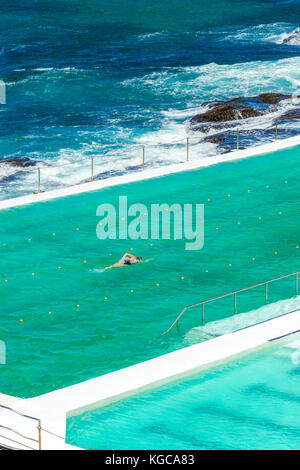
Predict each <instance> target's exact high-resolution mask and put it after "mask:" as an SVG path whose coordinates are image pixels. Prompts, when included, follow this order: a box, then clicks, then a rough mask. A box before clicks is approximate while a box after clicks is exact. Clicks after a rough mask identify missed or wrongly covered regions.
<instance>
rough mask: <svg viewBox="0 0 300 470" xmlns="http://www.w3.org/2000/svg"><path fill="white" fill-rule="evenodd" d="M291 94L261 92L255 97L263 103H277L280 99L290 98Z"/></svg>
mask: <svg viewBox="0 0 300 470" xmlns="http://www.w3.org/2000/svg"><path fill="white" fill-rule="evenodd" d="M291 97H292V96H291V95H283V94H282V93H262V94H261V95H258V97H257V99H258V101H259V102H260V103H264V104H279V103H280V102H281V101H282V100H287V99H291Z"/></svg>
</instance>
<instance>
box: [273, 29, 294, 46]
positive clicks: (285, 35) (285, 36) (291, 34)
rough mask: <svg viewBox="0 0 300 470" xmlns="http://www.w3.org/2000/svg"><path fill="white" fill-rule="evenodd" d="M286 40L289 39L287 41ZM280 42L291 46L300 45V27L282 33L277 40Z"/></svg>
mask: <svg viewBox="0 0 300 470" xmlns="http://www.w3.org/2000/svg"><path fill="white" fill-rule="evenodd" d="M286 40H288V41H287V42H286ZM276 42H277V43H278V44H288V45H290V46H300V28H297V29H296V30H295V31H292V32H291V31H290V32H289V33H286V32H285V33H282V34H281V35H280V36H279V37H278V39H277V41H276Z"/></svg>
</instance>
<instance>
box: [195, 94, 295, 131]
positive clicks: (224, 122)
mask: <svg viewBox="0 0 300 470" xmlns="http://www.w3.org/2000/svg"><path fill="white" fill-rule="evenodd" d="M287 99H291V95H286V94H283V93H262V94H260V95H258V96H252V97H238V98H233V99H231V100H227V101H207V102H205V103H203V104H202V106H205V108H206V110H205V111H203V113H199V114H197V115H196V116H194V117H192V119H191V120H190V124H191V127H192V129H193V130H199V131H201V132H205V133H207V132H209V131H211V130H215V131H217V132H220V130H222V129H223V128H228V129H230V128H233V127H236V126H237V122H238V121H241V120H243V119H251V118H256V117H258V116H262V115H265V114H267V113H271V112H274V111H276V110H277V109H279V105H280V103H281V102H282V101H283V100H287Z"/></svg>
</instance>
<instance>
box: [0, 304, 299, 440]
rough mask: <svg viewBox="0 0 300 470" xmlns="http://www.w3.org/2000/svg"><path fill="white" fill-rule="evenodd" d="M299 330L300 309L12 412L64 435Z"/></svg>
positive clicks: (22, 404)
mask: <svg viewBox="0 0 300 470" xmlns="http://www.w3.org/2000/svg"><path fill="white" fill-rule="evenodd" d="M299 330H300V310H297V311H295V312H292V313H288V314H286V315H283V316H281V317H277V318H274V319H272V320H268V321H265V322H263V323H259V324H257V325H254V326H251V327H247V328H245V329H243V330H239V331H236V332H234V333H230V334H226V335H223V336H220V337H217V338H214V339H211V340H209V341H206V342H204V343H200V344H196V345H193V346H190V347H187V348H184V349H180V350H178V351H174V352H172V353H169V354H166V355H163V356H160V357H156V358H155V359H151V360H149V361H146V362H142V363H140V364H136V365H134V366H131V367H127V368H125V369H122V370H119V371H116V372H112V373H109V374H106V375H103V376H101V377H97V378H95V379H91V380H87V381H85V382H82V383H79V384H76V385H72V386H70V387H66V388H63V389H60V390H55V391H53V392H50V393H46V394H44V395H40V396H38V397H35V398H30V399H26V400H18V401H16V402H15V403H14V408H15V409H17V410H19V411H22V412H23V413H26V414H29V415H31V416H34V417H38V418H40V419H41V422H42V427H43V428H45V429H47V430H49V431H51V432H54V433H55V434H58V435H60V436H61V437H65V431H66V418H67V417H69V416H73V415H76V414H79V413H82V412H84V411H87V410H91V409H94V408H97V407H100V406H105V405H107V404H108V403H111V402H113V401H116V400H120V399H122V398H125V397H128V396H131V395H133V394H136V393H139V392H141V391H145V390H148V389H150V388H153V387H157V386H160V385H163V384H165V383H168V382H170V381H173V380H176V379H179V378H181V377H185V376H188V375H190V374H192V373H195V372H198V371H201V370H202V369H206V368H209V367H212V366H215V365H217V364H219V363H222V362H225V361H228V360H232V359H233V358H235V357H237V356H240V355H243V354H247V353H249V352H252V351H255V350H257V349H259V348H261V347H263V346H264V345H266V344H267V343H268V342H269V341H271V340H274V339H276V338H278V337H282V336H285V335H289V334H291V333H294V332H297V331H299ZM1 418H2V416H0V419H1ZM1 424H2V419H1ZM10 424H12V423H11V421H10ZM42 441H43V448H44V449H57V448H68V447H64V443H63V439H59V438H56V437H55V436H52V435H50V434H47V433H43V434H42Z"/></svg>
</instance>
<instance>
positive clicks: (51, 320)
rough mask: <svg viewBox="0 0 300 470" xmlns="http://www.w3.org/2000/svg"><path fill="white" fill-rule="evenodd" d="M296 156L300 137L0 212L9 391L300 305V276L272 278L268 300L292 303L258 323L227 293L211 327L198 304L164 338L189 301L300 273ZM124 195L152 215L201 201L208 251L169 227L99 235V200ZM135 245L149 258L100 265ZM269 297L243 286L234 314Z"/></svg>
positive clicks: (116, 365) (4, 374)
mask: <svg viewBox="0 0 300 470" xmlns="http://www.w3.org/2000/svg"><path fill="white" fill-rule="evenodd" d="M298 162H299V163H300V152H299V146H297V147H294V148H290V149H287V150H283V151H278V152H274V153H270V154H266V155H261V156H257V157H252V158H249V159H244V160H239V161H235V162H227V163H221V164H218V165H213V166H210V167H207V168H203V169H200V170H195V171H187V172H183V173H178V174H173V175H168V176H164V177H160V178H155V179H152V180H147V181H141V182H135V183H130V184H127V185H123V186H115V187H111V188H107V189H104V190H101V191H95V192H92V193H86V194H79V195H76V196H69V197H66V198H59V199H57V200H52V201H48V202H43V203H37V204H32V205H28V206H23V207H19V208H12V209H9V210H5V211H1V212H0V298H1V305H0V308H1V322H0V339H1V340H2V341H4V342H5V344H6V352H7V363H6V364H5V365H0V390H1V392H2V393H7V394H11V395H16V396H21V397H31V396H36V395H39V394H42V393H46V392H49V391H51V390H54V389H57V388H60V387H65V386H68V385H71V384H74V383H78V382H80V381H82V380H86V379H90V378H93V377H96V376H99V375H102V374H105V373H107V372H110V371H113V370H117V369H120V368H122V367H126V366H130V365H132V364H135V363H137V362H141V361H143V360H147V359H150V358H153V357H155V356H158V355H161V354H164V353H167V352H170V351H173V350H175V349H179V348H182V347H186V346H189V345H191V344H194V343H195V342H199V341H204V340H206V339H209V338H212V337H214V336H216V335H219V334H222V333H224V332H226V331H230V330H231V331H232V330H234V329H237V328H238V327H241V326H243V325H244V326H245V324H248V323H249V322H250V323H251V321H254V322H255V321H257V320H260V319H262V318H265V317H270V316H272V315H274V313H275V314H280V313H283V312H287V311H291V310H294V309H295V308H299V297H298V298H294V296H295V292H296V290H295V278H289V279H284V280H281V281H280V282H276V283H273V284H271V285H270V286H269V302H270V303H272V302H278V301H280V300H283V299H290V300H288V301H286V302H285V303H283V304H276V305H270V307H269V308H270V310H268V309H267V311H261V310H260V311H259V312H257V313H256V314H255V315H254V314H253V313H252V314H251V315H252V320H251V319H249V317H247V318H246V319H245V317H243V316H242V315H241V316H239V315H235V316H234V317H233V316H232V315H233V299H232V298H225V299H222V300H220V301H219V302H216V303H214V304H211V305H209V306H207V308H206V313H205V315H206V316H205V321H206V325H204V328H202V329H200V330H194V328H195V327H198V326H200V325H201V310H200V309H199V308H198V309H197V308H195V309H193V310H190V311H188V312H186V314H185V315H184V316H183V318H182V321H181V325H180V332H179V334H178V332H177V330H176V329H174V331H172V332H171V333H170V334H168V335H164V336H161V335H162V333H163V332H164V331H165V330H166V329H167V328H168V327H169V325H170V324H171V323H172V322H173V321H174V319H175V318H176V316H177V315H178V314H179V313H180V311H181V310H182V309H183V307H184V306H186V305H189V304H192V303H195V302H197V301H201V300H205V299H208V298H211V297H214V296H216V295H220V294H225V293H227V292H230V291H232V290H235V289H239V288H243V287H247V286H249V285H253V284H256V283H258V282H262V281H265V280H268V279H273V278H275V277H277V276H281V275H284V274H288V273H291V272H294V271H296V270H299V256H300V249H299V246H300V240H299V214H300V212H299V199H298V195H299V178H298V176H297V172H295V168H297V167H298V166H299V165H298ZM119 195H127V196H128V204H129V205H130V204H132V203H143V204H145V205H146V207H147V209H148V212H149V213H150V205H151V204H152V203H167V204H172V203H174V202H176V203H181V204H187V203H194V204H195V203H203V204H204V205H205V231H204V233H205V240H204V247H203V249H202V250H200V251H187V250H185V240H175V239H174V238H173V235H172V233H173V231H171V235H172V236H171V239H170V240H151V239H149V240H141V239H138V240H134V241H133V240H118V239H117V240H105V241H100V240H99V239H98V238H97V237H96V225H97V223H98V222H99V218H98V217H96V210H97V207H98V205H99V204H102V203H110V204H114V205H115V206H117V205H118V197H119ZM228 195H230V197H228ZM216 229H218V230H216ZM131 249H133V251H132V252H133V253H134V254H135V255H136V256H137V255H140V256H142V257H143V259H144V260H149V261H148V262H147V263H141V264H138V265H135V266H130V267H123V268H118V269H111V270H104V271H103V269H104V268H105V267H106V266H108V265H111V264H112V263H114V262H116V261H117V260H119V259H120V257H121V256H122V255H123V253H124V252H128V251H130V250H131ZM263 303H264V289H263V288H257V289H254V290H252V291H249V292H247V293H242V294H240V295H239V296H238V312H239V313H241V314H242V312H248V311H250V310H256V309H258V308H259V307H261V306H262V305H263ZM229 317H231V318H232V320H231V321H232V323H231V325H230V324H228V323H226V322H225V323H216V321H217V320H219V321H221V320H222V321H223V322H224V321H225V319H228V318H229ZM253 317H254V318H253ZM238 319H239V320H238ZM210 322H213V323H211V326H209V325H210ZM227 322H228V320H227Z"/></svg>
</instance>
